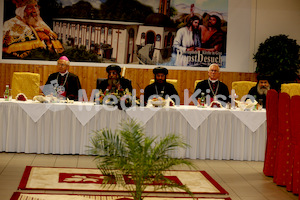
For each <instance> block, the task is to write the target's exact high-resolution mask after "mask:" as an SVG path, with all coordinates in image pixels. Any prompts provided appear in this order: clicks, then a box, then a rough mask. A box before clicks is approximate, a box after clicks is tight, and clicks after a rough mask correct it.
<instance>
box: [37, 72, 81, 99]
mask: <svg viewBox="0 0 300 200" xmlns="http://www.w3.org/2000/svg"><path fill="white" fill-rule="evenodd" d="M65 76H66V75H65ZM61 79H62V76H61V75H60V74H59V72H55V73H53V74H50V76H49V77H48V80H47V82H46V85H47V84H51V81H53V80H57V81H58V84H60V85H62V84H61V82H63V81H61ZM64 87H65V91H66V97H67V98H69V99H70V100H76V101H77V100H78V90H79V89H81V84H80V81H79V78H78V76H77V75H75V74H73V73H71V72H69V75H68V78H67V80H66V84H65V85H64ZM43 92H44V91H43ZM44 94H45V92H44ZM45 95H47V94H45Z"/></svg>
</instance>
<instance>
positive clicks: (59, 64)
mask: <svg viewBox="0 0 300 200" xmlns="http://www.w3.org/2000/svg"><path fill="white" fill-rule="evenodd" d="M57 65H58V66H62V67H65V66H67V65H66V64H64V63H57Z"/></svg>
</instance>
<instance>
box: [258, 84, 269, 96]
mask: <svg viewBox="0 0 300 200" xmlns="http://www.w3.org/2000/svg"><path fill="white" fill-rule="evenodd" d="M269 89H270V86H269V87H266V88H260V87H259V85H257V92H258V94H259V95H267V92H268V90H269Z"/></svg>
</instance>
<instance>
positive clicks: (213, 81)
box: [208, 78, 218, 83]
mask: <svg viewBox="0 0 300 200" xmlns="http://www.w3.org/2000/svg"><path fill="white" fill-rule="evenodd" d="M208 79H209V80H210V82H212V83H215V82H217V81H218V79H217V80H211V79H210V78H208Z"/></svg>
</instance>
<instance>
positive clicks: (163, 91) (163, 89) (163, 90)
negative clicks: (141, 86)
mask: <svg viewBox="0 0 300 200" xmlns="http://www.w3.org/2000/svg"><path fill="white" fill-rule="evenodd" d="M155 91H156V94H157V95H158V96H160V95H159V94H158V90H157V85H156V84H155ZM161 93H162V95H163V94H164V93H165V86H164V87H163V88H162V91H161Z"/></svg>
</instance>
